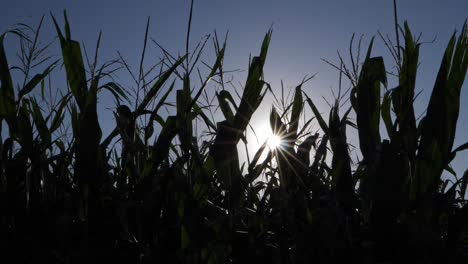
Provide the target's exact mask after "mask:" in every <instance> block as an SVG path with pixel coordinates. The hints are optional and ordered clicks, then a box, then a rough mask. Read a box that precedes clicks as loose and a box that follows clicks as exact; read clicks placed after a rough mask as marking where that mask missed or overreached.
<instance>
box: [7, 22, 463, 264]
mask: <svg viewBox="0 0 468 264" xmlns="http://www.w3.org/2000/svg"><path fill="white" fill-rule="evenodd" d="M53 21H54V23H55V26H56V30H57V34H58V39H59V41H60V46H61V53H62V59H61V60H60V61H56V62H52V63H51V62H50V60H48V59H47V58H48V57H44V56H43V52H44V50H45V49H46V48H48V46H47V45H46V46H45V47H42V46H40V45H39V44H38V43H39V41H38V35H39V31H40V30H39V29H40V27H41V25H42V21H41V25H39V27H38V28H37V29H35V30H32V29H31V30H32V32H33V35H32V37H31V36H30V35H28V34H26V33H25V31H22V30H12V31H10V32H7V33H9V35H8V36H10V35H13V34H16V35H17V36H18V37H19V41H20V47H21V52H20V57H19V59H20V62H21V64H20V66H18V67H11V66H10V65H9V64H8V61H7V54H6V51H5V48H4V45H3V43H4V39H5V37H6V36H7V33H5V34H2V35H1V36H0V81H1V87H0V125H1V131H2V133H1V138H0V260H1V261H2V263H86V262H90V263H94V262H98V261H100V262H102V263H343V262H345V261H346V263H348V262H353V263H354V262H356V263H383V262H386V263H446V262H449V263H450V262H451V263H455V262H457V261H462V260H463V258H464V257H465V260H466V252H467V251H466V242H464V239H466V237H467V236H468V225H467V223H468V205H467V203H466V200H465V192H466V189H467V180H468V174H467V173H465V174H464V175H463V177H460V178H458V180H457V181H456V182H453V183H449V181H448V180H444V178H442V173H443V171H444V170H451V169H450V167H449V164H450V162H451V161H452V160H453V158H454V157H455V155H456V153H457V152H458V151H461V150H464V149H466V148H468V145H467V144H465V145H462V146H460V147H458V148H454V144H453V143H454V137H455V130H456V124H457V119H458V113H459V104H460V90H461V87H462V84H463V82H464V79H465V76H466V72H467V67H468V31H467V28H466V24H465V25H464V27H463V29H462V31H461V32H460V34H459V35H458V36H457V35H456V34H454V35H453V37H452V38H451V39H450V41H449V43H448V45H447V48H446V50H445V54H444V56H443V59H442V62H441V65H440V70H439V72H438V75H437V78H436V82H435V85H434V88H433V90H432V95H431V98H430V101H429V104H428V106H427V111H426V112H425V116H424V117H423V118H422V119H420V120H417V118H416V117H415V111H414V108H413V102H414V100H415V81H416V76H417V69H418V63H419V47H420V44H419V43H418V42H417V40H415V39H414V38H413V36H412V34H411V32H410V29H409V27H408V26H407V25H406V23H405V25H404V27H402V29H401V31H402V34H403V36H404V38H403V39H404V44H403V45H401V47H398V48H392V46H391V45H389V47H390V50H391V51H392V53H393V54H394V56H395V60H396V65H397V75H398V86H397V87H395V88H392V89H387V88H386V85H387V72H386V70H385V65H384V60H383V58H382V57H374V56H373V55H372V42H373V41H371V43H370V45H369V48H368V50H367V54H366V55H365V58H364V60H363V62H362V63H360V62H359V58H357V60H355V58H354V57H353V55H352V54H351V60H352V66H351V67H350V68H349V67H345V66H344V65H343V64H340V66H339V67H337V68H339V69H341V71H342V74H343V75H344V76H345V77H348V78H349V80H350V83H351V85H352V87H351V90H350V93H349V94H347V96H349V98H344V97H345V95H346V94H345V95H342V94H341V93H340V94H339V95H338V96H337V98H336V100H335V102H334V103H333V104H332V107H331V109H330V111H329V116H328V120H327V119H326V118H325V117H324V116H323V115H322V114H321V112H320V111H319V110H318V109H317V107H316V105H315V104H314V101H313V98H310V97H309V96H308V95H307V94H306V93H304V91H303V90H302V85H303V83H304V82H303V83H301V84H300V85H298V86H297V87H296V89H295V91H294V96H293V98H292V100H291V102H290V103H287V104H286V105H285V107H284V109H275V108H273V109H272V111H271V114H270V117H269V118H270V124H271V127H272V129H273V131H274V133H275V134H277V135H279V136H280V137H281V138H282V143H281V146H280V147H279V148H276V149H270V148H268V147H267V145H266V144H263V145H262V146H261V147H260V149H259V150H258V152H257V154H256V155H255V156H254V157H253V158H252V159H249V158H247V161H246V162H242V164H240V161H239V154H238V149H237V147H238V145H242V144H244V143H245V140H246V131H247V130H248V126H249V122H250V120H251V118H252V115H253V114H254V112H255V111H256V109H257V108H258V107H259V105H260V103H261V102H262V100H263V98H264V96H265V94H266V93H267V92H268V91H270V90H271V88H270V86H269V84H268V83H267V82H266V80H264V78H263V67H264V65H265V63H266V59H267V51H268V46H269V43H270V38H271V32H268V33H267V34H266V36H265V38H264V40H263V43H262V46H261V50H260V55H259V56H255V57H253V58H252V59H251V61H250V64H249V65H250V66H249V69H248V74H247V79H246V81H245V85H244V87H243V89H242V91H241V94H240V96H239V98H240V100H236V99H235V98H234V97H233V96H232V95H231V92H230V91H229V89H225V88H224V80H223V76H224V71H223V58H224V53H225V49H226V41H224V43H220V42H219V41H218V38H217V37H215V38H213V43H214V49H215V53H216V58H215V60H214V62H213V64H212V66H210V69H209V71H208V72H207V76H206V77H204V78H201V76H200V82H199V78H198V77H199V75H198V74H196V72H193V71H194V69H195V70H196V69H197V68H196V66H195V65H197V64H198V63H200V61H199V54H200V52H201V50H203V47H204V46H205V43H206V42H205V43H201V44H200V45H199V46H197V47H196V49H195V50H194V51H193V52H189V50H188V48H187V54H186V55H184V56H182V57H172V56H170V55H169V54H167V53H165V54H166V56H165V59H164V60H163V61H161V62H159V63H158V64H156V65H159V67H160V68H161V70H160V74H158V75H157V77H156V78H149V77H148V76H149V75H148V74H147V73H146V72H144V71H143V70H140V72H139V73H138V74H134V75H132V76H133V77H134V80H135V82H136V83H137V84H138V87H139V88H141V91H142V93H143V94H144V96H142V97H141V98H138V97H137V98H136V99H135V101H133V102H130V101H131V100H130V99H129V93H128V91H129V89H128V88H125V87H123V86H122V85H120V84H118V83H116V82H114V81H113V79H112V76H113V75H115V74H116V72H115V71H114V68H113V67H112V65H115V63H118V64H119V65H124V68H127V69H129V68H128V67H126V66H127V64H126V63H125V61H122V60H121V59H119V60H118V61H117V62H115V61H114V62H111V63H104V64H103V65H101V66H99V65H98V63H97V58H98V50H99V46H100V44H99V40H98V45H97V48H96V53H95V54H96V55H95V56H94V60H91V62H89V60H88V56H87V55H86V56H83V54H82V49H81V47H80V44H79V42H77V41H75V40H73V39H72V37H71V33H70V25H69V24H68V21H67V17H66V16H65V26H64V30H63V31H62V29H61V27H60V26H59V23H58V22H57V21H56V20H55V18H54V19H53ZM146 32H148V30H147V31H146ZM11 33H13V34H11ZM146 42H147V35H146V36H145V47H146ZM187 47H188V46H187ZM8 52H12V51H8ZM400 52H401V55H400ZM143 54H144V52H143ZM84 58H86V59H87V60H86V61H87V66H86V63H85V60H84ZM143 58H144V55H143V56H142V64H143ZM45 64H48V65H46V66H45V67H43V68H44V70H43V71H41V72H39V73H36V74H33V73H32V71H33V70H34V69H37V67H36V66H37V65H45ZM60 65H63V67H64V69H65V72H66V80H67V84H68V92H67V93H66V94H63V95H61V96H60V95H58V96H59V97H60V98H58V99H56V100H52V99H50V98H52V97H50V98H48V97H47V96H46V95H45V94H46V89H45V87H47V77H48V76H49V75H50V74H52V73H54V72H59V71H58V69H57V68H58V67H57V66H60ZM157 67H158V66H157ZM140 69H142V67H140ZM13 70H19V71H20V72H21V74H22V75H23V77H24V79H23V80H13V77H12V76H18V74H15V75H14V74H12V71H13ZM153 70H154V68H153ZM117 73H118V72H117ZM194 76H196V77H194ZM194 80H196V81H194ZM210 80H212V81H214V82H216V83H218V88H217V92H216V94H214V97H213V100H211V101H216V100H217V103H214V104H210V103H206V105H205V104H204V103H202V101H203V100H202V99H203V98H205V99H207V100H208V98H207V94H208V93H206V92H205V87H207V85H208V83H209V82H210ZM103 83H104V84H103ZM382 84H383V85H384V86H385V89H382V86H381V85H382ZM178 86H180V89H178V90H176V91H175V93H174V89H176V88H177V87H178ZM15 87H17V89H15ZM37 87H39V88H41V89H42V90H41V91H39V90H38V89H39V88H37ZM15 90H16V91H15ZM102 90H108V91H110V92H111V94H112V95H113V96H114V97H115V100H116V104H117V105H116V107H115V112H114V114H115V120H116V123H115V129H114V130H113V131H112V132H111V133H110V134H109V135H107V136H106V137H104V138H103V137H102V134H103V133H102V132H101V126H100V124H99V122H98V111H97V104H98V97H99V93H100V91H102ZM173 94H174V95H175V99H176V100H175V104H173V105H172V108H171V109H173V110H174V111H173V112H172V113H171V114H170V115H169V116H165V115H163V114H162V109H163V108H164V107H166V106H168V107H171V104H170V103H169V101H168V98H171V97H172V96H173ZM382 95H383V96H382ZM348 99H349V100H350V102H351V107H349V108H348V109H342V108H343V107H342V104H341V103H342V101H343V100H348ZM208 101H210V100H208ZM218 107H219V109H220V110H221V113H222V114H223V116H224V120H222V121H220V122H216V121H215V120H214V119H213V117H212V115H211V114H212V112H213V111H215V110H216V109H218ZM306 108H310V109H309V110H310V111H311V112H312V113H313V115H312V116H310V117H305V122H303V121H302V120H304V119H302V118H301V117H304V112H305V109H306ZM351 114H352V115H355V117H356V118H355V122H353V120H352V119H350V118H349V116H350V115H351ZM381 121H383V122H381ZM311 122H317V123H318V124H319V126H320V128H321V132H320V133H316V134H311V133H310V132H309V129H308V127H309V126H308V125H309V124H310V123H311ZM381 123H382V124H384V126H382V128H384V129H386V135H388V137H386V138H384V137H383V136H382V135H381V126H380V124H381ZM67 127H68V128H69V129H70V130H71V132H70V131H69V132H70V133H66V132H67ZM349 127H352V128H353V129H354V128H356V129H357V131H358V136H359V151H360V153H361V154H362V155H361V157H362V158H361V159H360V160H359V162H358V163H357V164H354V163H353V162H352V159H351V157H350V148H349V143H348V141H347V129H348V128H349ZM199 130H203V133H201V132H200V131H199ZM202 139H203V140H202ZM330 156H331V157H330ZM464 243H465V244H464ZM464 247H465V249H463V248H464ZM463 254H465V255H463ZM3 260H7V261H3Z"/></svg>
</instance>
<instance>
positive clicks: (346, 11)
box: [0, 0, 468, 173]
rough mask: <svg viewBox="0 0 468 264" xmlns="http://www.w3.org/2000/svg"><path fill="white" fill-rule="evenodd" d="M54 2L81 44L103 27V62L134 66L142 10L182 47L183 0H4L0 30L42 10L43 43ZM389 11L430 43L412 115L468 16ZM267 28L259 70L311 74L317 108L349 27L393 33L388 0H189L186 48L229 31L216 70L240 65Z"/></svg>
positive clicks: (367, 33) (425, 3) (158, 33)
mask: <svg viewBox="0 0 468 264" xmlns="http://www.w3.org/2000/svg"><path fill="white" fill-rule="evenodd" d="M63 9H67V11H68V14H69V19H70V23H71V27H72V37H73V38H74V39H76V40H79V41H82V42H83V43H84V44H85V45H86V46H87V47H88V51H92V50H93V48H94V46H95V42H96V39H97V36H98V33H99V30H102V31H103V38H102V50H101V58H102V60H103V61H104V60H108V59H112V58H115V57H116V51H117V50H118V51H120V52H121V53H122V54H123V55H124V56H125V57H126V58H128V61H129V62H130V64H132V65H133V66H134V68H135V69H136V68H137V65H138V60H139V56H140V53H141V48H142V41H143V35H144V30H145V24H146V19H147V17H148V16H151V28H150V36H151V37H153V38H154V39H155V40H157V41H158V42H159V43H160V44H162V45H163V46H164V47H166V48H167V49H168V50H169V51H171V52H173V53H177V52H178V51H180V53H183V51H184V50H185V47H184V46H185V32H186V27H187V20H188V12H189V0H152V1H150V0H134V1H129V0H113V1H102V0H93V1H91V0H80V1H78V0H76V1H72V0H41V1H37V0H13V1H11V0H10V1H3V3H2V11H3V12H2V15H1V16H0V32H3V31H5V30H7V29H8V28H10V27H11V26H12V25H13V24H15V23H18V22H22V23H27V24H31V25H35V24H36V23H37V21H38V20H39V19H40V17H41V15H43V14H46V15H47V16H46V23H45V28H44V32H43V33H44V35H43V36H44V38H45V39H46V40H47V39H52V38H53V37H54V36H55V35H56V33H55V30H54V29H53V24H52V22H51V19H50V16H49V12H52V13H53V14H55V16H56V17H58V18H60V20H61V19H62V11H63ZM398 12H399V19H400V22H401V23H402V22H403V21H404V20H408V22H409V24H410V26H411V28H412V30H413V33H414V34H419V33H422V39H421V40H422V41H425V42H431V41H432V40H433V39H434V38H435V37H436V41H435V42H434V43H427V44H423V45H422V47H421V52H420V62H421V65H420V68H419V75H418V80H417V91H421V90H422V91H423V92H422V94H421V96H420V97H419V98H418V100H417V102H416V111H417V114H420V113H423V111H424V110H425V107H426V105H427V102H428V99H429V96H430V92H431V91H432V88H433V85H434V81H435V78H436V74H437V70H438V68H439V65H440V61H441V58H442V55H443V52H444V49H445V47H446V44H447V42H448V40H449V38H450V36H451V34H452V33H453V31H454V30H455V29H461V27H462V25H463V22H464V21H465V19H467V17H468V1H467V0H400V1H398ZM271 26H272V27H273V30H274V32H273V38H272V42H271V46H270V52H269V55H268V59H267V65H266V68H265V78H266V80H267V81H268V82H269V83H271V84H272V86H273V88H274V89H276V91H278V88H279V87H280V80H283V81H284V83H285V87H286V88H288V89H289V88H292V87H294V86H295V85H296V84H298V83H299V82H300V81H301V80H302V78H303V77H304V76H305V75H307V74H309V75H310V74H314V73H318V75H317V76H316V77H315V78H314V79H312V80H311V81H310V82H308V83H307V85H306V86H305V87H304V90H305V91H306V92H307V93H308V94H309V95H311V96H313V98H316V99H315V101H316V102H317V103H318V105H319V107H320V109H321V111H323V112H328V107H327V106H326V104H325V103H324V101H323V100H322V99H321V96H324V97H325V98H330V99H331V92H330V89H336V88H337V86H338V78H337V77H338V73H337V71H335V70H334V69H332V68H331V67H330V66H328V65H327V64H326V63H324V62H323V61H322V60H321V58H324V59H327V60H330V61H333V62H337V51H340V52H341V53H342V54H343V55H346V54H347V51H348V46H349V41H350V38H351V35H352V34H353V33H356V34H357V35H361V34H363V35H364V42H363V44H364V45H363V47H364V49H366V48H367V44H368V41H369V39H370V37H372V36H373V35H376V33H377V31H378V30H380V31H381V32H382V33H384V34H390V36H391V37H392V38H393V37H394V29H393V1H392V0H327V1H325V0H315V1H313V0H289V1H286V0H196V1H195V7H194V17H193V24H192V35H191V36H192V37H191V40H192V42H191V45H195V44H196V43H197V42H198V41H199V40H200V39H201V38H202V37H203V36H205V35H206V34H209V33H212V32H213V31H214V30H216V31H217V32H218V33H219V35H224V33H225V32H226V31H227V30H229V39H228V50H227V55H226V59H225V67H226V68H227V69H241V70H246V69H247V63H248V58H249V55H250V54H252V55H256V54H258V51H259V47H260V44H261V40H262V38H263V36H264V34H265V33H266V31H267V30H268V29H269V28H270V27H271ZM55 45H56V46H55V47H56V48H53V49H52V50H53V52H57V53H58V52H59V49H58V43H56V44H55ZM149 47H150V53H149V56H148V64H150V61H151V56H156V54H158V53H157V51H158V49H157V48H156V47H155V46H154V45H152V44H150V45H149ZM7 48H14V43H13V42H7ZM210 48H211V46H210V47H209V49H208V51H207V52H208V53H209V52H210V51H211V50H210ZM56 55H57V56H58V57H59V55H60V54H56ZM373 55H380V56H384V57H385V58H386V59H385V62H386V67H387V69H391V68H392V66H393V65H394V64H393V61H392V59H391V58H390V56H389V53H388V52H387V50H386V48H385V46H384V45H383V43H382V42H381V41H377V42H376V45H375V49H374V52H373ZM154 58H155V60H156V59H157V57H154ZM244 76H245V74H244V75H243V74H242V73H241V74H239V75H238V76H237V77H236V78H237V79H238V81H240V82H241V83H243V82H244V80H245V79H244ZM121 81H122V82H125V81H126V80H121ZM467 83H468V82H465V85H464V87H463V90H462V97H461V109H460V116H459V126H458V131H457V138H456V143H455V147H456V146H458V145H461V144H463V143H465V142H467V141H468V85H467ZM394 84H395V82H394V80H393V81H392V80H390V88H392V87H393V86H394ZM103 100H105V99H103ZM102 103H103V104H104V105H105V103H106V102H102ZM270 105H271V104H270V102H264V103H263V104H262V106H261V109H260V113H261V117H262V118H261V117H260V116H258V115H256V116H254V120H253V121H254V123H255V124H257V125H261V124H262V122H263V123H264V122H267V121H266V118H265V116H266V114H267V113H268V111H269V107H270ZM101 118H102V126H103V130H104V131H106V129H109V127H110V126H111V125H112V124H113V122H114V121H113V120H112V118H109V116H107V117H106V116H105V117H103V116H102V115H101ZM112 126H113V125H112ZM105 133H106V132H105ZM454 167H455V169H456V171H457V172H458V173H463V171H464V170H465V169H466V168H468V153H467V152H465V153H463V154H461V155H459V156H458V157H457V159H456V160H455V162H454Z"/></svg>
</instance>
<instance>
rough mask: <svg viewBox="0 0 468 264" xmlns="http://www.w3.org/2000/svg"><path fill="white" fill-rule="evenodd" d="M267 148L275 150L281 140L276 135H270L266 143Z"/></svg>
mask: <svg viewBox="0 0 468 264" xmlns="http://www.w3.org/2000/svg"><path fill="white" fill-rule="evenodd" d="M267 144H268V147H270V149H276V148H277V147H279V145H280V144H281V139H280V137H278V136H277V135H273V134H272V135H270V136H269V137H268V141H267Z"/></svg>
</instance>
